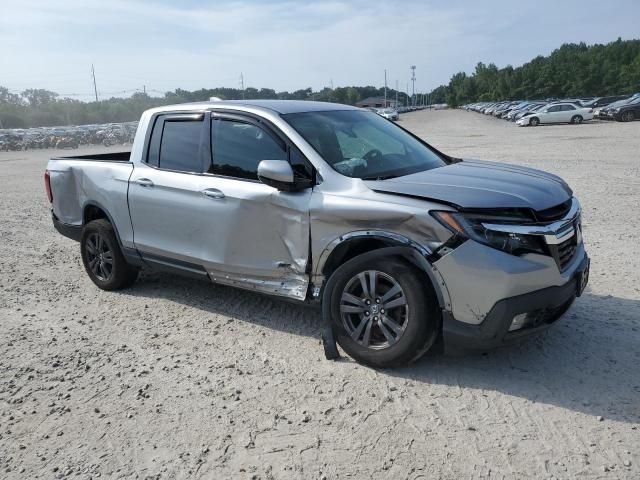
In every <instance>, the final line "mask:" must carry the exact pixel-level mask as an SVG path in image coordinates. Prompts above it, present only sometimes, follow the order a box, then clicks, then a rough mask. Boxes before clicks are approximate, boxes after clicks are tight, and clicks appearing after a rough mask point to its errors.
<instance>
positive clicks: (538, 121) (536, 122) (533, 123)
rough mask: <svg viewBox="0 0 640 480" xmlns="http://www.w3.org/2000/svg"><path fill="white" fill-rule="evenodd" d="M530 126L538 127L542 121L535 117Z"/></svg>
mask: <svg viewBox="0 0 640 480" xmlns="http://www.w3.org/2000/svg"><path fill="white" fill-rule="evenodd" d="M529 125H531V126H532V127H537V126H538V125H540V119H539V118H538V117H533V118H531V119H530V120H529Z"/></svg>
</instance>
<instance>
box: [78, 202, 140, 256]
mask: <svg viewBox="0 0 640 480" xmlns="http://www.w3.org/2000/svg"><path fill="white" fill-rule="evenodd" d="M100 219H104V220H107V221H108V222H109V223H110V224H111V226H112V227H113V231H114V232H115V234H116V239H117V240H118V246H119V247H120V250H121V251H122V252H123V253H124V254H125V255H126V253H127V251H128V250H130V249H127V248H125V246H124V245H123V244H122V240H120V233H118V226H117V225H116V223H115V222H114V221H113V217H112V216H111V214H110V213H109V210H107V209H106V208H105V207H104V206H102V205H101V204H100V203H99V202H96V201H94V200H89V201H87V202H86V203H85V204H84V206H83V207H82V226H83V227H84V226H85V225H86V224H87V223H89V222H91V221H93V220H100Z"/></svg>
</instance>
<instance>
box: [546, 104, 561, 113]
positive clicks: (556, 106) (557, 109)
mask: <svg viewBox="0 0 640 480" xmlns="http://www.w3.org/2000/svg"><path fill="white" fill-rule="evenodd" d="M559 111H560V105H554V106H553V107H549V108H548V109H547V112H549V113H553V112H559Z"/></svg>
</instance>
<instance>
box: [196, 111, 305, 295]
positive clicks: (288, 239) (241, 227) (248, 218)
mask: <svg viewBox="0 0 640 480" xmlns="http://www.w3.org/2000/svg"><path fill="white" fill-rule="evenodd" d="M211 146H212V164H211V166H210V168H209V170H208V172H207V174H205V175H204V176H203V178H202V182H203V183H202V190H203V196H202V199H201V203H202V223H203V225H204V228H205V230H206V235H205V244H206V247H205V249H204V251H203V257H202V261H203V265H204V267H205V268H206V269H207V271H208V273H209V275H210V276H211V278H212V279H213V280H214V281H216V282H218V283H226V284H231V285H238V286H242V287H245V288H251V289H255V290H258V291H264V292H268V293H272V294H277V295H283V296H287V297H293V298H298V299H304V298H305V296H306V293H307V287H308V280H309V279H308V274H307V262H308V259H309V201H310V198H311V188H308V189H306V190H303V191H300V192H283V191H279V190H277V189H276V188H273V187H270V186H268V185H265V184H263V183H261V182H260V181H259V180H258V175H257V171H258V164H259V163H260V161H262V160H288V159H289V156H290V153H291V148H290V147H288V146H287V145H286V144H285V142H284V141H283V140H282V139H281V138H280V137H279V136H277V135H276V134H275V133H274V132H273V131H272V130H271V129H269V128H266V127H264V126H263V125H260V124H258V123H256V122H255V121H253V120H252V119H250V118H248V117H242V116H237V115H224V114H214V115H213V117H212V119H211Z"/></svg>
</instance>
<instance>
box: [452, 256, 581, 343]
mask: <svg viewBox="0 0 640 480" xmlns="http://www.w3.org/2000/svg"><path fill="white" fill-rule="evenodd" d="M588 268H589V257H588V256H587V255H586V254H584V255H583V258H582V261H581V262H580V264H579V266H578V268H576V269H575V270H574V272H573V275H572V276H571V279H570V280H569V281H568V282H567V283H565V284H564V285H561V286H554V287H547V288H543V289H540V290H536V291H533V292H529V293H526V294H522V295H517V296H514V297H510V298H505V299H503V300H500V301H498V302H496V304H495V305H494V306H493V308H492V309H491V311H490V312H489V313H488V314H487V315H486V316H485V318H484V320H483V321H482V323H480V324H477V325H473V324H469V323H466V322H460V321H458V320H456V319H455V318H454V317H453V315H451V314H450V313H448V312H444V315H443V322H442V335H443V340H444V345H445V347H446V348H447V349H449V348H452V347H454V348H461V349H465V350H486V349H491V348H496V347H500V346H504V345H509V344H512V343H516V342H518V341H520V340H523V339H524V338H527V337H530V336H532V335H536V334H539V333H540V332H542V331H544V330H546V329H548V328H549V327H550V326H551V325H552V324H553V323H555V322H556V320H558V319H560V318H561V317H562V315H563V314H564V313H565V312H566V311H567V310H568V309H569V307H571V305H572V304H573V301H574V300H575V299H576V297H577V296H578V295H579V294H580V293H581V290H582V289H584V286H585V285H586V281H588V277H586V278H585V277H584V272H585V271H588ZM583 278H584V280H583ZM519 314H528V323H527V324H526V325H525V326H524V327H523V328H522V329H519V330H515V331H512V332H510V331H509V327H510V326H511V322H512V320H513V318H514V317H515V316H516V315H519Z"/></svg>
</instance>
